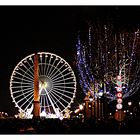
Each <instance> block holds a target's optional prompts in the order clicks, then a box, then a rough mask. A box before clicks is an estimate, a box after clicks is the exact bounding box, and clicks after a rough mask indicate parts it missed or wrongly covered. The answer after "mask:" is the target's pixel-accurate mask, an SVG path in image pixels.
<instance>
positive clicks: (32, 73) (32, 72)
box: [22, 63, 34, 76]
mask: <svg viewBox="0 0 140 140" xmlns="http://www.w3.org/2000/svg"><path fill="white" fill-rule="evenodd" d="M22 65H23V66H24V68H25V69H26V70H28V71H29V72H30V74H31V75H32V76H34V70H33V68H32V66H30V69H29V68H27V67H26V66H25V65H24V63H22ZM31 69H32V70H33V71H31Z"/></svg>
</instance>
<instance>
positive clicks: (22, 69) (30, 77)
mask: <svg viewBox="0 0 140 140" xmlns="http://www.w3.org/2000/svg"><path fill="white" fill-rule="evenodd" d="M19 69H20V70H21V71H22V72H24V73H25V74H27V75H28V76H29V77H30V78H32V79H33V78H34V77H33V76H32V75H30V74H29V73H27V71H25V70H23V69H22V68H20V67H19Z"/></svg>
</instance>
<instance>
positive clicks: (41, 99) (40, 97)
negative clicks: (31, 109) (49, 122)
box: [40, 95, 43, 108]
mask: <svg viewBox="0 0 140 140" xmlns="http://www.w3.org/2000/svg"><path fill="white" fill-rule="evenodd" d="M42 96H43V95H40V105H41V108H42V106H43V104H42V98H43V97H42Z"/></svg>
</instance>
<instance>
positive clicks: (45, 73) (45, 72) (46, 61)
mask: <svg viewBox="0 0 140 140" xmlns="http://www.w3.org/2000/svg"><path fill="white" fill-rule="evenodd" d="M45 62H47V57H46V56H45ZM44 65H45V66H44V71H43V75H45V74H46V72H45V71H46V63H44Z"/></svg>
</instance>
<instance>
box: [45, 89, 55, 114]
mask: <svg viewBox="0 0 140 140" xmlns="http://www.w3.org/2000/svg"><path fill="white" fill-rule="evenodd" d="M44 90H45V92H46V95H47V96H48V99H49V101H50V103H51V105H52V108H53V110H54V112H55V114H57V112H56V108H55V106H54V104H53V102H52V100H51V98H50V96H49V94H48V91H47V90H46V89H45V88H44Z"/></svg>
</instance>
